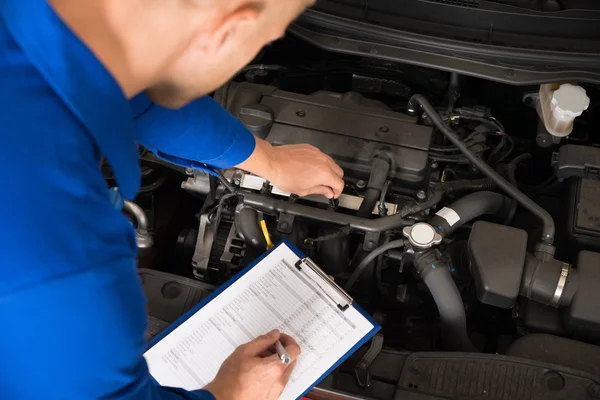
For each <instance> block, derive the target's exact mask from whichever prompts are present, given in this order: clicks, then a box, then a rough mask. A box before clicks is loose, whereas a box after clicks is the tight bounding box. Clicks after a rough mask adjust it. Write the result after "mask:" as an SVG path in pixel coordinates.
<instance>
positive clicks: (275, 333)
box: [268, 329, 279, 336]
mask: <svg viewBox="0 0 600 400" xmlns="http://www.w3.org/2000/svg"><path fill="white" fill-rule="evenodd" d="M268 335H269V336H279V330H277V329H273V330H272V331H271V332H269V333H268Z"/></svg>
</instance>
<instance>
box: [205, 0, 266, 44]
mask: <svg viewBox="0 0 600 400" xmlns="http://www.w3.org/2000/svg"><path fill="white" fill-rule="evenodd" d="M259 14H260V10H259V9H258V8H257V7H256V6H252V5H244V6H242V7H240V8H238V9H235V10H233V11H231V12H230V13H229V14H227V15H226V16H225V17H224V18H223V20H222V21H221V23H220V24H218V25H217V26H216V28H215V30H214V31H213V32H212V35H211V38H210V43H209V44H208V47H207V48H206V52H207V55H209V56H210V55H216V54H218V53H219V52H220V51H221V50H222V49H223V47H225V46H226V44H227V43H228V42H229V41H230V40H231V38H232V37H235V36H238V35H240V36H242V35H243V36H245V35H246V34H247V33H248V32H250V29H251V28H252V27H254V26H256V25H257V24H258V19H259V16H260V15H259Z"/></svg>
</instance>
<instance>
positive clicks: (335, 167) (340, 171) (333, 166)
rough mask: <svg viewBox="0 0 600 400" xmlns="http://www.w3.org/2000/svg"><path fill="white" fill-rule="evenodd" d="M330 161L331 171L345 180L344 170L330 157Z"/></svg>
mask: <svg viewBox="0 0 600 400" xmlns="http://www.w3.org/2000/svg"><path fill="white" fill-rule="evenodd" d="M329 159H330V160H331V169H332V170H333V173H334V174H336V175H337V176H339V177H340V178H343V177H344V170H343V169H342V167H340V166H339V165H337V163H336V162H335V161H333V159H332V158H331V157H329Z"/></svg>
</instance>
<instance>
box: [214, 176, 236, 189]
mask: <svg viewBox="0 0 600 400" xmlns="http://www.w3.org/2000/svg"><path fill="white" fill-rule="evenodd" d="M215 172H216V173H217V175H218V178H219V180H220V181H221V183H222V184H223V186H225V188H226V189H227V190H229V191H230V192H231V193H235V192H236V189H235V187H233V186H232V185H231V183H230V182H229V181H228V180H227V178H225V175H223V173H222V172H221V171H217V170H215Z"/></svg>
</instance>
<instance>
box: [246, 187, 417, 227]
mask: <svg viewBox="0 0 600 400" xmlns="http://www.w3.org/2000/svg"><path fill="white" fill-rule="evenodd" d="M242 202H243V204H244V205H246V206H249V207H252V208H254V209H256V210H258V211H262V212H264V213H267V214H271V215H273V214H276V213H286V214H289V215H292V216H295V217H300V218H308V219H312V220H315V221H320V222H327V223H330V224H334V225H340V226H348V227H350V228H352V229H355V230H358V231H363V232H383V231H388V230H392V229H399V228H403V227H405V226H410V225H413V223H414V222H413V221H408V220H405V219H404V218H403V215H402V214H395V215H391V216H389V217H384V218H378V219H366V218H359V217H356V216H354V215H347V214H342V213H336V212H334V211H329V210H323V209H320V208H314V207H308V206H304V205H302V204H296V203H289V202H285V201H282V200H276V199H272V198H270V197H267V196H263V195H260V194H255V193H244V195H243V200H242Z"/></svg>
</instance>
